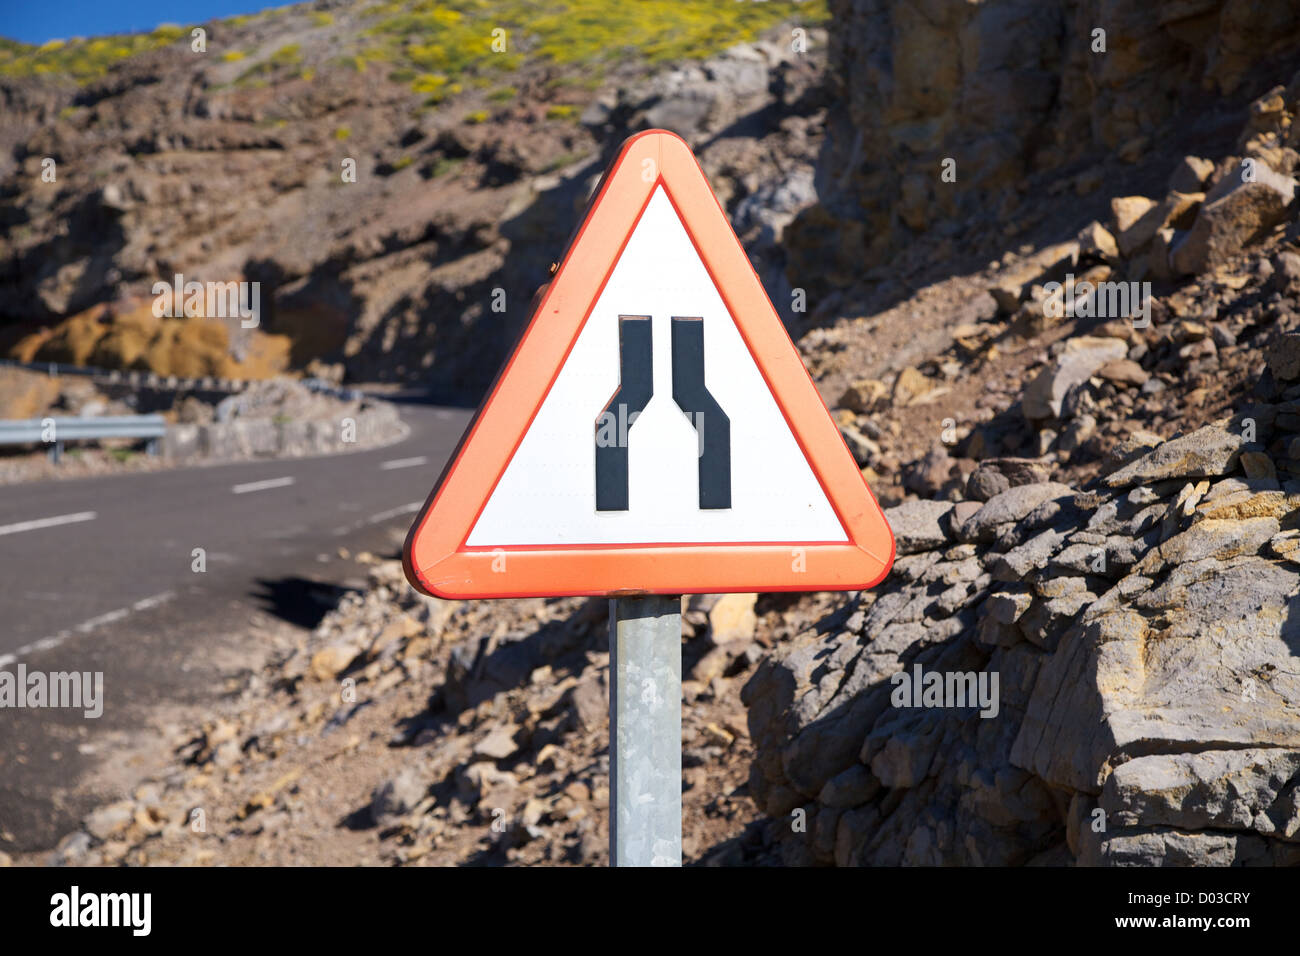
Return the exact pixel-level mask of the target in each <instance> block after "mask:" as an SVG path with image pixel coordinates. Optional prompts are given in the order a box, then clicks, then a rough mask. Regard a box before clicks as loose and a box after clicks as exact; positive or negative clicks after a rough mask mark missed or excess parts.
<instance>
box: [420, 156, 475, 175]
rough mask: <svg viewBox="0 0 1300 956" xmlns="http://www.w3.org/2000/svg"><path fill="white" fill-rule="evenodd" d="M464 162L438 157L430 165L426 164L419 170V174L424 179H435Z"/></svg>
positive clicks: (458, 159)
mask: <svg viewBox="0 0 1300 956" xmlns="http://www.w3.org/2000/svg"><path fill="white" fill-rule="evenodd" d="M463 162H465V160H464V159H462V158H460V157H457V158H455V159H451V158H448V157H446V156H439V157H438V158H437V159H435V160H433V162H431V163H426V164H425V166H424V167H423V168H421V170H420V174H421V175H422V176H424V178H425V179H437V178H438V177H439V176H445V175H447V173H450V172H452V171H453V170H454V169H456V168H457V167H459V166H460V164H461V163H463Z"/></svg>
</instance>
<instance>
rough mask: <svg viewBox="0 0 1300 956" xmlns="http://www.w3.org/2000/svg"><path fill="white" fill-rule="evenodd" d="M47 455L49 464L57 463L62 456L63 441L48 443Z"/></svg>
mask: <svg viewBox="0 0 1300 956" xmlns="http://www.w3.org/2000/svg"><path fill="white" fill-rule="evenodd" d="M49 456H50V462H51V464H55V465H57V464H58V463H59V461H60V459H62V458H63V442H61V441H56V442H53V443H52V444H51V445H50V451H49Z"/></svg>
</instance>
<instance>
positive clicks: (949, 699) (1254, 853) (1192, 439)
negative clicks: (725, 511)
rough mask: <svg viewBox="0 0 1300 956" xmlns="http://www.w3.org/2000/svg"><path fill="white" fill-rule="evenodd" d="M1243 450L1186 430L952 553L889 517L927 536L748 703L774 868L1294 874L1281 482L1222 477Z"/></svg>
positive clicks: (1296, 623) (1265, 438)
mask: <svg viewBox="0 0 1300 956" xmlns="http://www.w3.org/2000/svg"><path fill="white" fill-rule="evenodd" d="M1286 407H1287V408H1289V406H1286ZM1288 414H1289V413H1287V412H1285V411H1283V406H1277V407H1266V408H1262V409H1260V410H1259V412H1258V415H1259V419H1260V421H1261V422H1271V423H1276V422H1278V421H1282V422H1285V423H1287V427H1286V429H1285V430H1284V429H1283V428H1282V427H1281V426H1278V425H1276V424H1273V425H1270V426H1267V427H1265V428H1264V430H1263V431H1261V433H1260V434H1259V435H1258V436H1257V437H1258V438H1259V440H1260V441H1261V442H1263V443H1265V444H1266V445H1269V447H1275V448H1276V447H1284V446H1285V445H1286V444H1287V443H1288V442H1289V441H1290V440H1291V439H1290V433H1291V429H1300V421H1296V418H1295V416H1293V415H1292V416H1291V417H1287V415H1288ZM1270 429H1273V430H1270ZM1241 446H1242V442H1241V440H1240V438H1239V437H1237V436H1234V435H1233V434H1232V433H1231V432H1230V431H1228V430H1226V429H1225V428H1221V427H1218V426H1212V427H1209V428H1205V429H1201V430H1199V431H1196V432H1193V433H1191V434H1189V435H1187V436H1186V437H1184V438H1179V439H1174V440H1173V441H1168V442H1164V443H1162V444H1160V445H1158V446H1157V447H1155V448H1154V449H1152V450H1150V451H1149V452H1147V453H1146V454H1145V455H1143V456H1142V457H1141V458H1139V459H1138V460H1137V461H1135V462H1132V463H1131V464H1130V465H1128V466H1127V467H1126V468H1124V469H1122V470H1121V471H1116V472H1114V473H1112V474H1111V475H1109V476H1108V477H1107V478H1106V481H1105V485H1109V486H1111V487H1110V489H1109V490H1105V489H1104V486H1103V490H1101V491H1094V492H1088V493H1076V492H1073V491H1071V490H1070V489H1069V488H1067V487H1065V486H1061V485H1053V484H1052V483H1050V482H1049V483H1041V484H1028V485H1020V486H1015V487H1011V488H1009V489H1007V490H1005V491H1002V492H1000V493H998V494H995V495H994V496H993V497H992V498H990V499H989V501H988V502H986V503H985V504H984V505H983V506H982V507H980V508H979V510H978V511H976V512H975V513H974V514H973V515H971V516H970V517H968V518H966V520H965V521H964V522H962V523H961V524H960V525H959V526H958V527H957V528H955V529H954V528H952V527H951V526H950V525H944V524H942V523H941V522H939V521H936V520H934V519H933V517H930V515H931V512H934V511H935V507H933V506H937V505H938V504H939V503H924V502H915V503H912V504H910V505H904V506H902V507H901V508H899V509H895V511H894V512H891V521H893V520H894V518H893V517H892V516H893V515H895V514H897V513H900V512H902V513H905V514H906V515H908V516H909V519H919V516H921V515H923V514H924V515H927V524H928V528H929V531H928V532H926V533H923V534H922V533H916V532H915V531H914V532H911V533H910V536H909V537H908V538H907V540H908V542H909V547H908V548H907V549H906V551H905V549H904V548H902V547H900V549H899V554H900V555H904V556H902V557H900V558H899V559H898V560H897V562H896V564H895V566H894V574H893V575H892V576H891V580H890V582H889V583H888V584H886V585H885V586H883V587H882V588H880V589H879V590H878V591H876V592H874V593H870V592H867V593H862V594H860V595H858V596H856V597H855V598H854V599H853V600H852V601H851V602H850V603H849V604H848V605H846V606H844V607H841V608H840V609H838V610H837V611H834V612H833V613H832V615H831V616H829V617H828V618H826V619H825V620H823V621H821V622H818V623H817V624H815V625H814V626H812V627H809V628H808V629H806V630H805V631H803V632H802V633H800V634H798V635H796V637H795V638H794V639H793V640H792V641H790V642H788V643H787V644H786V645H784V646H781V647H779V648H777V649H776V650H774V651H773V652H772V653H771V654H770V655H769V656H768V658H767V659H766V660H764V662H763V663H762V664H761V665H760V666H759V668H758V670H757V671H756V672H755V674H754V676H753V677H752V678H751V679H750V681H749V683H748V684H747V685H746V688H745V691H744V700H745V701H746V703H747V705H748V707H749V721H750V732H751V736H752V737H753V739H754V743H755V747H756V757H755V762H754V768H753V772H752V775H751V789H752V792H753V794H754V797H755V800H756V801H757V802H758V803H759V805H760V806H761V807H762V808H763V809H765V810H766V811H767V812H768V813H769V814H771V815H772V816H774V817H777V818H782V817H785V818H787V819H789V817H788V816H787V815H789V814H791V813H792V811H795V810H796V809H802V810H803V811H805V813H804V815H803V816H804V819H806V821H807V827H806V832H804V831H803V830H802V828H800V827H792V826H788V825H782V824H780V822H779V821H778V823H777V824H775V825H774V831H776V832H778V833H779V834H780V840H781V842H782V847H783V853H784V859H785V860H786V862H788V863H792V864H795V863H801V864H804V863H822V864H826V863H835V864H838V865H897V864H922V865H942V864H1021V863H1030V862H1047V863H1068V862H1070V861H1076V862H1078V863H1081V864H1086V865H1093V864H1107V865H1153V864H1165V865H1174V864H1180V865H1190V864H1224V865H1226V864H1241V863H1270V864H1284V863H1296V862H1300V838H1298V836H1297V834H1300V758H1297V750H1298V749H1300V706H1298V705H1300V678H1297V677H1296V675H1295V668H1294V666H1293V664H1294V660H1295V657H1296V656H1297V655H1298V654H1300V612H1297V608H1300V567H1297V566H1296V565H1295V564H1293V563H1290V562H1288V561H1287V560H1285V558H1284V557H1283V556H1284V555H1287V554H1293V553H1294V552H1295V548H1294V547H1293V545H1294V539H1295V535H1294V532H1289V531H1286V530H1282V529H1286V528H1292V527H1294V526H1295V525H1296V524H1297V523H1300V481H1297V480H1295V479H1291V478H1289V479H1288V480H1287V481H1286V482H1285V485H1284V486H1283V485H1280V484H1279V482H1278V480H1277V479H1276V478H1263V479H1257V478H1250V477H1248V476H1247V477H1241V476H1239V475H1236V474H1234V472H1236V470H1237V468H1238V465H1239V463H1240V454H1239V453H1240V449H1241ZM1260 457H1261V458H1266V457H1267V456H1263V455H1261V456H1260ZM1013 497H1014V500H1013ZM943 506H944V508H947V507H948V506H949V503H946V502H945V503H943ZM958 507H959V508H960V507H961V506H960V505H959V506H958ZM981 515H983V516H984V518H983V519H982V518H981ZM900 525H901V526H903V527H905V528H912V524H910V523H908V522H899V524H898V525H896V527H898V526H900ZM916 527H917V528H919V527H921V525H920V522H919V520H918V521H917V522H916ZM940 533H943V534H944V538H943V540H942V541H939V540H937V539H938V535H939V534H940ZM921 542H933V543H932V544H929V545H922V544H921ZM908 552H910V553H908ZM954 689H956V690H958V691H965V692H966V693H965V694H964V695H962V696H957V697H954V696H953V691H954Z"/></svg>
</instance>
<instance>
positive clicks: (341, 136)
mask: <svg viewBox="0 0 1300 956" xmlns="http://www.w3.org/2000/svg"><path fill="white" fill-rule="evenodd" d="M351 135H352V130H350V129H348V127H346V126H340V127H339V128H338V129H336V130H335V131H334V138H335V139H337V140H338V141H339V142H342V141H343V140H345V139H347V138H348V137H349V136H351Z"/></svg>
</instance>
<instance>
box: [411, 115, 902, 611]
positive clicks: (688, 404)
mask: <svg viewBox="0 0 1300 956" xmlns="http://www.w3.org/2000/svg"><path fill="white" fill-rule="evenodd" d="M403 556H404V563H405V566H406V574H407V578H408V579H409V580H410V582H411V583H412V585H414V586H415V587H417V588H419V589H420V590H421V591H424V592H426V593H430V594H435V595H438V596H441V597H449V598H491V597H531V596H543V595H570V594H588V595H610V596H614V595H633V594H647V593H649V594H679V593H700V592H721V591H815V590H852V589H858V588H866V587H870V586H871V585H873V584H875V583H877V582H878V581H880V579H881V578H883V577H884V576H885V574H886V573H887V572H888V570H889V567H890V565H891V564H892V563H893V559H894V537H893V533H892V532H891V531H890V529H889V525H888V523H887V522H886V521H885V518H884V516H883V515H882V514H881V512H880V507H879V505H877V504H876V500H875V498H873V497H872V495H871V492H870V491H869V490H868V488H867V486H866V482H865V481H863V478H862V474H861V472H860V471H859V470H858V468H857V466H856V465H855V464H854V462H853V458H852V456H851V455H850V454H849V451H848V449H847V448H846V447H845V444H844V440H843V439H842V438H841V437H840V434H839V430H838V429H837V428H836V426H835V423H834V422H833V421H832V420H831V417H830V414H829V413H828V412H827V409H826V405H825V403H824V402H822V400H821V396H820V395H818V393H817V390H816V388H815V387H814V386H813V384H812V380H811V379H810V378H809V377H808V373H807V371H806V370H805V369H804V367H803V363H802V362H801V361H800V359H799V354H798V352H797V351H796V350H795V348H794V345H793V343H792V342H791V341H790V337H789V335H788V334H787V333H786V331H785V328H784V326H783V325H782V324H781V320H780V318H779V317H778V316H777V314H776V311H775V310H774V309H773V308H772V303H771V302H770V301H769V300H768V298H767V294H766V293H765V292H764V291H763V286H762V284H761V283H760V282H759V280H758V276H757V275H755V273H754V269H753V267H752V266H751V265H750V263H749V259H748V258H747V257H746V255H745V251H744V249H743V248H742V246H741V245H740V241H739V240H738V239H737V238H736V234H735V233H734V232H733V231H732V229H731V226H730V224H729V223H728V222H727V217H726V215H725V213H724V212H723V210H722V207H721V205H720V204H719V203H718V200H717V198H716V197H715V196H714V195H713V191H712V189H710V187H709V184H708V180H706V179H705V177H704V173H703V171H702V170H701V169H700V167H699V164H698V163H696V161H695V157H694V156H693V155H692V154H691V151H690V148H689V147H688V146H687V145H686V144H685V143H684V142H683V141H682V140H681V139H680V138H679V137H677V136H675V135H673V134H672V133H668V132H665V131H663V130H651V131H649V132H645V133H640V134H638V135H636V136H633V137H632V138H631V139H629V140H628V141H627V142H626V143H624V144H623V147H622V149H621V150H620V151H619V154H618V157H617V158H616V159H615V160H614V162H613V164H612V165H611V166H610V168H609V169H608V171H607V172H606V173H605V177H604V179H603V180H602V181H601V183H600V186H599V188H598V189H597V192H596V196H595V199H594V200H593V201H592V203H591V206H590V208H589V209H588V211H587V214H586V217H585V219H584V220H583V223H582V226H581V228H580V229H579V230H578V232H577V233H576V234H575V235H574V238H573V240H572V242H571V243H570V245H569V248H568V250H567V252H566V253H565V256H564V259H563V260H562V261H561V263H560V266H559V269H558V270H557V271H556V273H555V275H554V277H553V279H552V281H551V282H550V284H549V285H548V286H547V287H546V288H545V289H544V290H543V291H542V293H541V295H540V298H539V300H538V304H537V307H536V311H535V312H534V313H533V316H532V319H531V321H530V322H529V324H528V327H527V328H526V329H525V330H524V333H523V336H522V337H521V338H520V340H519V343H518V345H517V346H516V348H515V351H514V354H513V355H512V356H511V357H510V360H509V361H508V362H507V363H506V365H505V367H504V368H503V370H502V371H501V373H500V374H499V375H498V377H497V380H496V383H495V384H494V386H493V388H492V390H491V392H490V394H489V395H488V397H487V398H486V399H485V400H484V402H483V404H482V405H481V406H480V408H479V410H478V414H477V415H476V416H475V418H474V420H473V422H472V423H471V424H470V426H469V428H468V430H467V431H466V433H465V435H464V437H462V439H461V442H460V446H459V447H458V448H457V450H456V452H455V454H454V455H453V456H452V459H451V461H450V463H449V464H448V466H447V468H446V469H445V471H444V472H443V475H442V478H441V479H440V480H439V483H438V486H437V488H436V489H435V490H434V492H433V493H432V494H431V495H430V496H429V500H428V501H427V502H426V503H425V506H424V509H423V510H422V511H421V513H420V516H419V518H418V519H417V520H416V522H415V524H414V525H413V526H412V528H411V531H410V534H409V535H408V536H407V540H406V547H405V549H404V554H403Z"/></svg>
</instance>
